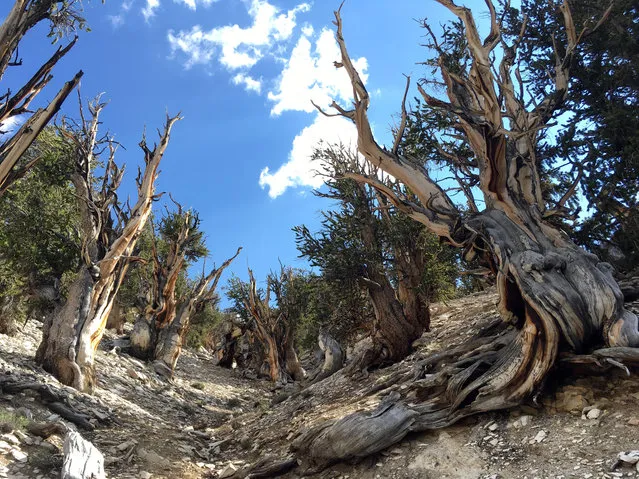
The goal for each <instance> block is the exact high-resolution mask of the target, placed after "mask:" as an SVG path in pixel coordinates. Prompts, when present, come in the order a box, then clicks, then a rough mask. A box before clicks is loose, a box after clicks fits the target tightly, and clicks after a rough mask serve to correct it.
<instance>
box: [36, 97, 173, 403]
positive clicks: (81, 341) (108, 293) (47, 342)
mask: <svg viewBox="0 0 639 479" xmlns="http://www.w3.org/2000/svg"><path fill="white" fill-rule="evenodd" d="M103 106H104V104H100V103H98V102H97V101H96V102H95V103H93V104H90V105H89V109H90V112H91V114H92V118H91V120H86V121H84V122H83V124H82V125H81V131H79V132H71V131H69V130H67V131H65V132H64V133H63V134H64V135H65V136H66V137H67V138H68V139H69V141H71V142H73V144H74V145H75V148H76V162H77V169H76V173H75V174H74V176H73V182H74V185H75V186H76V189H77V192H78V196H79V201H80V211H81V218H82V232H81V233H82V237H83V247H82V257H83V260H84V263H85V264H84V266H83V267H82V269H81V270H80V271H79V272H78V276H77V278H76V279H75V281H74V282H73V284H72V285H71V287H70V291H69V296H68V299H67V301H66V302H65V303H64V305H62V306H61V307H60V308H58V309H57V310H56V311H55V312H54V313H53V315H51V316H50V317H49V318H48V319H47V320H46V322H45V325H44V328H43V338H42V342H41V343H40V346H39V348H38V351H37V354H36V360H37V361H38V363H40V364H41V365H42V366H43V367H44V369H45V370H47V371H48V372H50V373H52V374H53V375H55V376H56V377H57V378H58V379H59V380H60V382H62V383H63V384H67V385H70V386H73V387H75V388H76V389H78V390H80V391H86V392H91V391H93V390H94V388H95V385H96V376H95V370H94V357H95V351H96V350H97V348H98V345H99V344H100V340H101V339H102V335H103V333H104V329H105V327H106V322H107V319H108V316H109V313H110V312H111V308H112V306H113V302H114V300H115V296H116V294H117V292H118V289H119V287H120V284H121V283H122V280H123V278H124V275H125V273H126V269H127V265H128V263H129V260H130V259H131V254H132V251H133V248H134V246H135V243H136V241H137V239H138V237H139V235H140V232H141V231H142V229H143V227H144V224H145V223H146V221H147V219H148V217H149V215H150V213H151V205H152V203H153V199H154V197H155V193H154V191H155V179H156V177H157V174H158V167H159V164H160V160H161V159H162V156H163V155H164V151H165V150H166V147H167V146H168V142H169V135H170V131H171V128H172V126H173V124H174V123H175V122H176V121H177V120H178V119H179V117H175V118H169V119H167V123H166V125H165V128H164V132H163V133H162V134H161V137H160V143H159V144H158V145H157V146H156V147H155V148H154V149H153V150H150V149H149V148H148V147H147V145H146V141H145V140H142V142H141V143H140V146H141V147H142V150H143V151H144V161H145V168H144V170H143V172H141V173H140V175H139V177H138V180H137V182H138V199H137V202H136V204H135V205H134V206H133V208H132V209H131V211H130V212H129V213H128V214H125V213H124V212H123V211H121V210H120V209H119V205H117V198H116V196H115V195H116V190H117V188H118V186H119V184H120V181H121V179H122V174H123V170H121V169H120V168H118V167H117V166H116V165H115V161H114V153H115V147H114V146H113V144H111V143H109V151H110V155H109V160H108V162H107V165H106V174H105V177H104V179H103V182H102V185H101V189H99V190H97V191H96V189H95V186H94V185H93V177H92V174H91V171H92V168H93V163H94V161H95V158H94V152H95V151H96V146H98V143H99V142H98V140H97V130H98V123H99V122H98V117H99V113H100V110H101V109H102V108H103ZM114 216H115V219H114ZM115 221H117V222H118V224H117V225H114V222H115Z"/></svg>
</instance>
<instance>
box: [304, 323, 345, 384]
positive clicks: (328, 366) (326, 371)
mask: <svg viewBox="0 0 639 479" xmlns="http://www.w3.org/2000/svg"><path fill="white" fill-rule="evenodd" d="M317 344H318V346H319V348H320V350H321V351H322V353H323V354H324V362H323V363H322V365H321V366H320V367H319V368H318V369H317V370H316V371H315V372H314V373H313V374H312V376H311V377H309V384H314V383H318V382H320V381H322V380H323V379H326V378H327V377H329V376H332V375H333V374H335V373H336V372H337V371H339V370H340V369H342V367H344V359H346V358H345V354H344V350H343V349H342V347H341V346H340V344H339V343H338V342H337V341H336V340H335V338H333V337H332V336H331V335H330V334H328V333H327V332H326V331H320V334H319V336H318V338H317Z"/></svg>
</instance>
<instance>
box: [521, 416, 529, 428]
mask: <svg viewBox="0 0 639 479" xmlns="http://www.w3.org/2000/svg"><path fill="white" fill-rule="evenodd" d="M519 424H521V425H522V426H523V427H526V426H528V424H530V416H521V417H520V418H519Z"/></svg>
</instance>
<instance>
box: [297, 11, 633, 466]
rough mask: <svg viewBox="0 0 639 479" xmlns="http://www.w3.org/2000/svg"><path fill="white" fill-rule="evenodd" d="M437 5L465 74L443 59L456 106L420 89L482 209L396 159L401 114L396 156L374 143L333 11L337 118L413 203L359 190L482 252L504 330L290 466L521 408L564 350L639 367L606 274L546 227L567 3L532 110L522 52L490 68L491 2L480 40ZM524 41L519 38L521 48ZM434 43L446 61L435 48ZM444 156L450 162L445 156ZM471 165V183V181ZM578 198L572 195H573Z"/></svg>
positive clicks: (422, 374)
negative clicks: (458, 145)
mask: <svg viewBox="0 0 639 479" xmlns="http://www.w3.org/2000/svg"><path fill="white" fill-rule="evenodd" d="M438 1H439V3H441V4H442V5H444V6H445V7H447V8H448V9H449V10H450V11H451V12H452V13H453V14H455V15H456V16H457V17H459V19H460V20H461V22H462V23H463V26H464V34H465V36H466V41H467V45H468V46H467V53H468V55H469V57H470V59H471V62H470V63H469V65H470V66H469V67H468V68H466V67H465V66H462V72H461V73H460V72H457V73H452V72H450V71H449V70H448V69H447V67H446V62H444V61H441V62H440V72H441V74H442V77H443V79H444V83H445V85H446V89H447V93H448V97H449V100H450V102H445V101H443V100H441V99H438V98H435V97H432V96H430V95H429V94H428V93H426V92H425V91H424V90H423V89H420V92H421V93H422V96H423V97H424V100H425V101H426V103H427V104H428V105H430V106H432V107H433V108H440V109H443V110H445V111H447V112H448V113H449V114H451V115H453V116H454V117H455V119H456V120H457V122H458V123H457V125H456V131H458V132H461V133H463V135H464V138H465V140H466V141H467V144H468V145H469V146H470V148H471V149H472V150H473V152H474V154H475V158H476V160H473V161H474V163H469V162H467V161H466V160H464V159H463V158H453V161H452V163H453V167H458V168H460V171H461V170H463V171H464V172H465V173H464V174H468V176H469V177H473V179H475V180H477V181H478V183H479V186H480V188H481V190H482V192H483V194H484V200H485V203H486V206H487V207H486V209H485V210H484V211H482V212H480V211H479V210H478V209H477V208H476V207H473V208H471V213H470V214H468V215H463V214H462V213H461V212H459V211H458V210H457V208H456V207H455V206H454V204H453V202H452V201H451V199H450V198H449V197H448V196H447V195H446V193H445V192H444V191H443V190H442V188H441V187H440V186H439V185H437V183H435V182H434V181H433V180H432V179H431V178H430V177H429V175H428V172H427V171H426V170H425V169H424V168H422V167H420V166H419V165H418V164H417V163H416V162H415V161H409V160H407V159H406V158H404V157H403V156H402V155H401V154H399V153H398V144H399V141H400V139H401V136H402V133H403V125H404V124H405V119H406V118H405V110H404V115H403V118H402V124H401V125H400V128H399V134H398V137H397V138H398V139H397V140H396V141H395V145H394V146H393V149H392V150H388V149H385V148H382V147H380V146H379V145H378V144H377V143H376V141H375V139H374V137H373V134H372V129H371V126H370V123H369V121H368V117H367V109H368V105H369V101H370V98H369V96H368V92H367V91H366V88H365V87H364V84H363V82H362V81H361V79H360V77H359V74H358V72H357V71H356V70H355V68H354V66H353V64H352V61H351V59H350V57H349V55H348V52H347V50H346V46H345V42H344V38H343V36H342V23H341V17H340V14H339V12H336V24H337V40H338V43H339V45H340V50H341V54H342V59H341V62H340V63H339V64H338V66H340V67H341V66H343V67H344V68H345V69H346V70H347V72H348V74H349V77H350V79H351V84H352V86H353V90H354V95H355V101H354V109H353V110H346V109H343V108H341V107H339V106H336V108H337V110H338V113H339V114H341V115H343V116H345V117H347V118H349V119H351V120H352V121H353V122H354V123H355V125H356V127H357V130H358V148H359V151H360V152H361V153H362V154H363V155H364V156H365V157H366V159H367V161H369V162H370V163H372V164H373V165H375V166H378V167H379V168H381V169H383V170H384V171H386V172H387V173H389V174H391V175H393V176H394V177H395V178H397V179H398V180H400V181H402V182H403V183H404V184H405V185H406V186H408V188H409V189H410V191H411V192H412V193H413V194H414V195H415V196H416V197H417V200H418V201H414V200H413V199H412V198H409V197H407V196H406V195H402V194H400V193H398V192H397V191H393V190H391V189H390V188H388V187H387V186H386V185H384V184H382V183H380V182H378V181H375V179H371V178H364V177H361V176H360V177H359V178H357V179H359V180H360V181H363V182H367V183H369V184H373V185H374V186H375V188H377V189H378V190H379V191H381V192H382V193H383V194H384V195H386V196H387V197H388V198H389V200H390V201H391V202H392V203H393V204H394V205H395V206H396V207H397V208H399V209H401V210H402V211H405V212H406V213H407V214H408V215H410V216H411V217H412V218H414V219H415V220H417V221H420V222H422V223H423V224H425V225H426V226H428V227H429V229H431V230H432V231H433V232H435V233H437V234H438V235H440V236H441V237H443V238H445V239H446V240H448V241H449V242H450V243H451V244H454V245H457V246H459V247H463V248H465V253H466V257H467V258H471V257H473V255H475V254H478V252H479V253H480V254H482V255H485V257H487V258H488V259H489V261H490V263H491V266H492V268H493V272H494V273H495V275H496V284H497V288H498V291H499V295H500V301H499V304H498V309H499V312H500V314H501V316H502V318H503V322H502V327H501V328H500V329H499V328H498V329H497V330H496V332H495V334H493V335H492V336H477V337H476V338H474V339H472V340H470V341H467V342H465V343H464V344H462V345H460V346H459V347H457V348H453V349H451V350H447V351H442V352H440V353H438V354H436V355H433V356H431V357H429V358H427V359H425V360H423V361H421V362H420V363H418V364H417V365H416V367H415V369H414V370H413V371H411V372H410V373H408V374H407V375H406V376H405V377H403V378H400V377H397V378H394V379H393V380H392V381H389V384H395V385H396V384H397V382H399V381H406V382H407V384H406V385H405V387H404V388H403V390H402V391H401V393H398V392H392V393H391V394H389V395H388V396H387V397H386V398H385V400H384V401H382V403H381V404H380V405H379V407H378V408H377V409H376V410H374V411H371V412H360V413H355V414H352V415H349V416H346V417H344V418H342V419H340V420H336V421H329V422H326V423H324V424H320V425H318V426H317V427H315V428H313V429H311V430H310V431H308V432H307V433H305V434H303V435H302V436H300V437H299V438H298V440H296V441H295V444H294V449H296V450H297V454H298V457H299V458H304V459H306V460H310V461H311V462H316V463H319V464H320V465H326V464H327V463H331V462H333V461H336V460H341V459H348V458H353V457H363V456H366V455H369V454H372V453H375V452H377V451H380V450H381V449H384V448H385V447H387V446H389V445H391V444H393V443H395V442H397V441H399V440H401V439H402V438H403V437H404V436H405V435H406V434H407V433H409V432H411V431H423V430H428V429H434V428H441V427H446V426H448V425H450V424H453V423H454V422H456V421H458V420H459V419H461V418H463V417H466V416H469V415H472V414H477V413H481V412H486V411H493V410H498V409H504V408H508V407H512V406H515V405H517V404H520V403H521V402H522V401H523V400H524V399H526V398H529V397H531V396H532V395H533V394H535V393H537V392H539V391H540V389H541V387H542V385H543V383H544V380H545V379H546V377H547V376H548V374H549V372H550V371H551V370H552V369H553V368H554V367H555V365H556V364H557V363H558V358H559V355H560V353H561V355H562V359H561V361H562V362H566V363H576V364H580V365H583V364H590V365H591V366H592V367H595V368H601V369H605V368H606V367H611V366H615V367H622V368H624V367H625V366H624V365H623V362H625V363H628V364H634V365H639V331H638V329H637V324H638V321H637V317H636V316H635V315H634V314H632V313H631V312H629V311H627V310H625V309H624V307H623V295H622V292H621V290H620V288H619V286H618V285H617V283H616V282H615V280H614V279H613V276H612V271H611V267H610V265H608V264H607V263H603V262H601V261H599V260H598V258H597V257H596V256H595V255H592V254H589V253H587V252H585V251H584V250H582V249H580V248H579V247H577V246H576V245H574V244H573V243H572V242H571V241H570V240H569V238H568V236H567V235H566V234H565V233H563V232H562V231H560V230H559V229H557V228H556V227H555V226H553V225H552V224H551V223H550V222H548V221H547V219H548V218H550V217H552V216H554V215H559V214H563V212H564V210H565V207H564V205H565V202H566V198H567V196H566V195H564V197H562V198H561V199H560V200H559V202H558V203H557V204H556V205H553V206H547V205H546V202H545V201H544V198H542V190H541V186H540V185H541V179H540V172H541V167H540V166H539V164H538V161H537V158H536V145H537V141H538V134H539V131H540V130H541V129H542V128H544V127H546V126H547V123H548V121H549V120H550V118H551V116H552V114H553V112H554V111H555V110H557V109H558V108H559V107H560V106H561V104H562V102H563V101H564V99H565V97H566V92H567V88H568V79H569V67H570V63H571V61H572V57H573V55H574V52H575V48H576V45H577V43H578V41H579V39H580V38H582V37H583V35H586V34H588V30H587V29H584V30H583V31H582V32H580V33H578V32H577V31H576V29H575V25H574V24H573V21H572V17H571V15H570V10H569V8H568V5H567V3H564V4H563V5H562V7H561V8H562V12H563V15H564V19H565V24H566V38H567V45H566V47H565V51H564V53H563V54H560V53H559V51H556V52H555V54H556V57H557V63H556V70H555V72H554V81H555V91H552V92H551V93H550V94H548V96H547V97H545V98H543V99H541V101H539V102H537V103H535V105H534V107H533V108H532V109H527V108H526V107H527V105H528V104H529V102H528V99H526V98H523V97H521V94H520V95H519V96H518V95H517V93H516V92H517V91H518V90H519V89H518V88H517V86H518V85H517V84H516V82H515V79H517V81H519V82H521V80H520V78H521V77H520V76H519V73H518V72H514V73H511V69H512V67H513V65H514V64H515V59H516V52H517V46H518V43H515V44H514V45H510V46H508V47H507V48H506V49H505V51H504V52H502V53H503V56H502V59H501V61H500V63H499V65H498V68H491V66H493V65H492V61H491V55H492V51H493V50H494V49H495V47H496V46H497V45H500V44H501V43H500V41H501V40H502V39H501V32H500V27H499V21H498V19H497V15H496V12H495V9H494V7H493V5H492V4H491V2H487V5H488V7H489V10H490V20H491V30H490V33H489V35H488V36H487V37H486V38H485V39H484V40H483V41H482V39H481V37H480V36H479V33H478V31H477V28H476V26H475V22H474V19H473V17H472V15H471V13H470V10H468V9H466V8H462V7H459V6H457V5H456V4H454V3H453V2H452V0H438ZM597 25H598V24H597ZM597 25H595V27H594V28H596V27H597ZM524 28H525V24H524ZM523 37H524V31H523V30H522V33H521V35H520V38H519V39H518V42H519V41H522V38H523ZM433 43H434V48H435V50H436V51H437V53H439V54H440V55H441V56H442V57H443V56H444V54H445V53H444V52H443V50H442V49H441V47H440V45H439V44H438V43H437V42H436V40H434V41H433ZM497 57H499V55H497ZM513 76H514V78H513ZM520 91H523V88H522V90H520ZM505 118H507V119H508V122H507V123H506V122H505V121H504V120H505ZM506 124H507V127H506V126H505V125H506ZM433 141H437V139H435V140H433ZM439 148H440V149H441V151H443V153H442V154H443V155H444V156H445V155H450V156H451V157H452V156H453V155H452V154H450V152H446V151H444V150H443V148H442V146H441V145H439ZM473 168H474V169H475V171H476V173H471V172H470V170H471V169H473ZM350 177H352V178H353V177H355V175H351V176H350ZM462 189H463V185H462ZM574 190H575V187H574V185H573V187H571V188H570V189H569V191H568V192H567V195H570V194H571V192H574ZM469 203H472V201H469Z"/></svg>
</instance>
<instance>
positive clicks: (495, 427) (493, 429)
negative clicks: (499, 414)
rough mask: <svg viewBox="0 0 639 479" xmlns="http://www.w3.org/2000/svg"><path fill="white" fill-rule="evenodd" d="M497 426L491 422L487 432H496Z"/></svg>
mask: <svg viewBox="0 0 639 479" xmlns="http://www.w3.org/2000/svg"><path fill="white" fill-rule="evenodd" d="M498 427H499V426H498V425H497V423H496V422H493V423H492V424H491V425H490V426H488V430H489V431H496V430H497V428H498Z"/></svg>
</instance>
